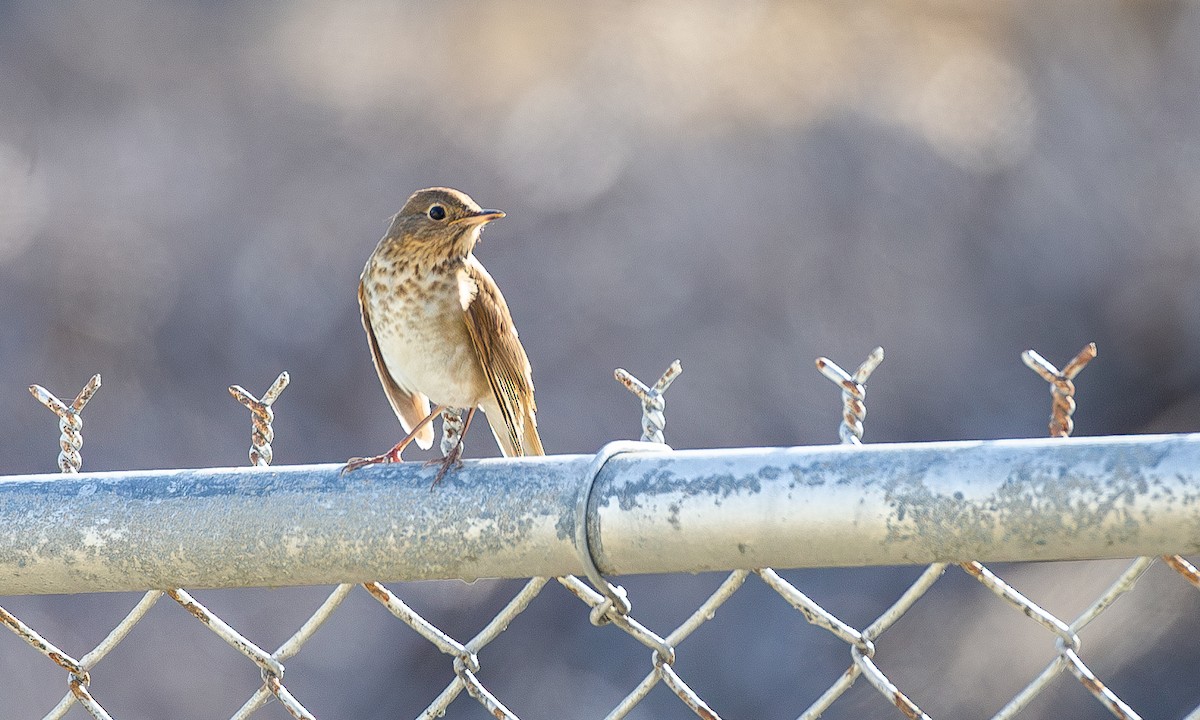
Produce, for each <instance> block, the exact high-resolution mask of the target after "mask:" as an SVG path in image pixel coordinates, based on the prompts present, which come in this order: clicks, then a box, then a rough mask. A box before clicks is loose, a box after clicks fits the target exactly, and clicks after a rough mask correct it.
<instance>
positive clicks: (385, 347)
mask: <svg viewBox="0 0 1200 720" xmlns="http://www.w3.org/2000/svg"><path fill="white" fill-rule="evenodd" d="M502 217H504V213H503V212H501V211H499V210H484V209H481V208H480V207H479V205H477V204H476V203H475V201H474V200H472V199H471V198H469V197H467V195H466V194H464V193H461V192H459V191H457V190H452V189H450V188H427V189H425V190H418V191H417V192H415V193H413V195H412V197H410V198H409V199H408V202H406V203H405V204H404V208H403V209H402V210H400V212H399V213H398V214H397V215H396V216H395V218H393V219H392V225H391V227H390V228H388V231H387V233H386V234H384V236H383V239H382V240H380V241H379V245H378V246H376V248H375V252H373V253H371V257H370V258H368V259H367V265H366V267H364V268H363V272H362V277H361V279H360V280H359V284H358V304H359V307H360V308H361V309H362V324H363V328H365V329H366V331H367V343H368V344H369V345H370V346H371V356H372V357H373V358H374V360H375V370H376V371H378V373H379V380H380V382H382V383H383V390H384V392H385V393H386V394H387V398H388V401H390V402H391V405H392V409H393V410H395V411H396V417H398V418H400V424H401V425H403V426H404V429H405V431H406V432H407V433H408V435H407V436H406V437H405V438H404V439H403V440H401V441H400V442H398V443H396V445H395V447H393V448H392V449H391V450H389V451H387V452H386V453H384V454H382V455H376V456H374V457H368V458H353V459H351V460H350V461H349V462H348V463H346V468H345V469H346V470H347V471H349V470H355V469H357V468H360V467H363V466H365V465H371V464H374V463H390V462H399V461H400V453H401V452H402V451H403V450H404V448H405V447H407V446H408V444H409V443H410V442H412V441H413V440H416V442H417V445H419V446H421V447H422V448H429V447H431V446H432V445H433V426H432V424H431V422H432V420H433V418H434V417H435V416H437V414H438V413H440V412H441V411H442V410H443V409H445V408H453V409H456V410H463V409H465V410H467V419H466V422H465V423H464V426H463V431H462V434H461V435H460V436H459V440H458V444H457V445H455V447H454V449H453V450H452V451H451V452H449V453H448V454H447V455H446V457H445V458H443V459H442V463H441V465H442V467H441V470H439V472H438V474H437V477H436V478H435V479H434V481H433V482H434V485H436V484H437V483H438V481H439V480H441V479H442V476H443V475H445V473H446V471H447V470H448V469H449V468H450V467H451V466H452V465H455V464H458V463H459V462H460V458H461V456H462V438H463V437H465V435H466V432H467V428H469V427H470V425H471V419H472V418H473V417H474V415H475V411H476V409H482V410H483V412H484V414H485V415H486V416H487V420H488V424H489V425H490V426H491V428H492V434H493V435H495V437H496V443H497V444H499V445H500V450H501V451H502V452H503V453H504V454H505V455H506V456H514V455H544V454H545V451H544V450H543V449H542V441H541V438H539V437H538V432H537V419H536V417H535V413H536V412H537V406H536V405H534V402H533V377H532V374H531V371H530V368H529V358H528V357H526V355H525V348H523V347H521V341H520V339H518V338H517V329H516V327H514V326H513V320H512V315H510V314H509V312H508V304H507V303H505V302H504V296H503V295H501V294H500V288H498V287H497V286H496V281H495V280H492V276H491V275H489V274H488V271H487V270H485V269H484V267H483V265H482V264H480V262H479V261H478V260H476V259H475V255H474V254H472V250H474V248H475V244H476V243H478V242H479V235H480V233H481V232H482V231H483V226H484V225H486V224H487V223H489V222H491V221H492V220H497V219H499V218H502ZM430 401H432V402H433V404H434V405H435V407H434V408H433V409H432V410H430V407H429V404H430Z"/></svg>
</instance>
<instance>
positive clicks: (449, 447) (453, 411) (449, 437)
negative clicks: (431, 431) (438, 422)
mask: <svg viewBox="0 0 1200 720" xmlns="http://www.w3.org/2000/svg"><path fill="white" fill-rule="evenodd" d="M462 434H463V417H462V411H461V410H459V409H458V408H452V407H447V408H443V409H442V442H441V445H439V448H440V449H441V451H442V456H443V457H444V456H447V455H449V454H450V453H452V452H454V450H455V449H456V448H457V447H458V444H459V443H460V442H462Z"/></svg>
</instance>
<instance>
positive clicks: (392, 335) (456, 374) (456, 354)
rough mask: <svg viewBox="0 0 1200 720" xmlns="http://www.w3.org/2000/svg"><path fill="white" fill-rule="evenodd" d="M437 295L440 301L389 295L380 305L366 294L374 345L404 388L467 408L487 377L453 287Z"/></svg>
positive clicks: (437, 402)
mask: <svg viewBox="0 0 1200 720" xmlns="http://www.w3.org/2000/svg"><path fill="white" fill-rule="evenodd" d="M437 295H440V296H441V297H443V298H445V300H446V302H439V301H425V300H424V298H420V299H416V298H414V299H412V300H408V299H407V298H405V299H404V300H400V301H397V299H396V298H395V297H393V298H391V299H389V302H388V307H387V308H386V309H385V308H382V307H380V306H379V303H378V298H372V299H371V300H372V305H373V307H372V317H373V318H375V322H374V323H373V325H374V329H375V333H376V339H377V340H378V341H379V351H380V353H381V354H382V355H383V358H384V361H385V362H386V363H387V366H388V370H389V371H390V372H391V373H392V377H394V378H395V379H396V381H397V382H398V383H400V385H401V386H402V387H404V388H405V389H408V390H415V391H416V392H419V393H421V394H423V395H425V396H426V397H428V398H429V400H430V401H431V402H432V403H433V404H434V405H449V406H451V407H455V408H472V407H475V406H476V405H478V404H479V403H480V402H481V401H482V400H483V397H484V394H485V393H486V391H487V389H488V387H487V380H486V378H484V376H483V370H482V368H481V367H480V366H479V360H478V358H477V356H476V354H475V347H474V345H473V344H472V342H471V337H470V334H469V333H468V332H467V326H466V322H465V320H464V319H463V312H462V307H461V306H460V305H459V304H458V298H457V293H439V294H435V296H437ZM405 300H408V301H407V302H406V301H405Z"/></svg>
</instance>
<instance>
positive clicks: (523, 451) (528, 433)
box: [483, 406, 546, 457]
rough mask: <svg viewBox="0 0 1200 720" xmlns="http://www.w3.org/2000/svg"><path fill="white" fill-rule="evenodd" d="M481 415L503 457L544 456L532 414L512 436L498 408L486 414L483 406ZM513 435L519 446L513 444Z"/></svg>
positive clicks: (485, 408)
mask: <svg viewBox="0 0 1200 720" xmlns="http://www.w3.org/2000/svg"><path fill="white" fill-rule="evenodd" d="M483 414H484V416H485V417H487V420H488V426H490V427H491V428H492V435H493V436H494V437H495V438H496V444H497V445H499V446H500V451H501V452H503V453H504V456H505V457H517V456H520V455H545V454H546V451H545V449H543V448H542V438H541V436H539V435H538V431H537V420H536V419H535V418H534V415H533V413H530V414H529V415H527V416H525V418H524V423H522V426H521V428H520V429H519V430H518V431H517V432H516V433H512V434H510V433H509V430H508V424H507V423H506V422H505V421H504V416H503V415H502V414H501V413H500V410H499V408H498V407H497V408H496V409H495V410H494V411H493V412H488V407H487V406H484V408H483ZM514 435H515V436H516V438H515V439H516V440H518V442H519V444H517V443H514V442H513V440H514V437H513V436H514Z"/></svg>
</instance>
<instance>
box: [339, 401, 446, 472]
mask: <svg viewBox="0 0 1200 720" xmlns="http://www.w3.org/2000/svg"><path fill="white" fill-rule="evenodd" d="M445 408H446V406H445V405H438V406H437V407H435V408H434V409H433V412H431V413H429V414H428V415H426V416H425V419H424V420H422V421H421V422H419V423H417V426H416V427H414V428H413V429H412V431H410V432H409V433H408V435H406V436H405V437H404V439H403V440H401V441H400V442H398V443H396V444H395V445H393V446H392V449H391V450H388V451H387V452H385V453H384V454H382V455H373V456H371V457H365V458H350V459H349V460H348V461H347V462H346V466H345V467H343V468H342V474H345V473H348V472H353V471H355V470H357V469H359V468H361V467H366V466H368V465H379V464H382V463H394V462H400V453H402V452H404V448H406V447H408V445H409V443H411V442H412V441H413V438H415V437H416V436H417V433H419V432H421V428H423V427H425V426H426V425H428V424H429V423H431V422H432V421H433V419H434V418H435V417H437V416H438V413H440V412H441V411H442V410H444V409H445Z"/></svg>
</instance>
